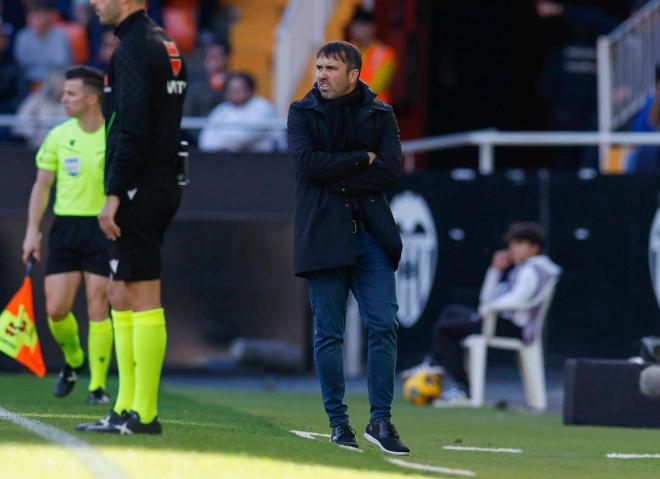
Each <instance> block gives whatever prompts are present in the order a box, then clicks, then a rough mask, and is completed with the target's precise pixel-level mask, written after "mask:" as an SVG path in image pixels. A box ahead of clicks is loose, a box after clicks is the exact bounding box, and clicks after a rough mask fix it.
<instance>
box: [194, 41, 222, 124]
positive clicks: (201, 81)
mask: <svg viewBox="0 0 660 479" xmlns="http://www.w3.org/2000/svg"><path fill="white" fill-rule="evenodd" d="M229 55H230V52H229V46H228V45H227V44H226V43H223V42H220V41H214V42H212V43H209V44H208V45H206V47H204V71H203V73H202V75H201V76H200V77H198V78H195V79H193V80H192V81H191V82H190V88H188V92H187V93H186V101H185V103H184V104H183V115H184V116H208V114H209V113H211V110H213V108H214V107H215V106H217V105H218V104H220V103H222V102H223V101H225V86H226V84H227V78H228V77H229Z"/></svg>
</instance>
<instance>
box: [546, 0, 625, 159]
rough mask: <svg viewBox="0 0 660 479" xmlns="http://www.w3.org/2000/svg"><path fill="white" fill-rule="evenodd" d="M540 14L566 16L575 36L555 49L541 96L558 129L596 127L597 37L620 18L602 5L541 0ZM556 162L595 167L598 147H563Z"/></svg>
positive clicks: (610, 28) (573, 129)
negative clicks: (575, 4) (587, 5)
mask: <svg viewBox="0 0 660 479" xmlns="http://www.w3.org/2000/svg"><path fill="white" fill-rule="evenodd" d="M536 11H537V14H538V15H539V16H540V17H541V18H553V17H564V18H566V19H567V20H568V21H569V23H570V24H571V26H572V27H573V30H574V39H573V40H572V41H571V42H570V43H568V44H567V45H564V46H563V47H561V48H560V49H558V50H557V51H555V52H553V53H552V54H551V56H550V58H549V60H548V62H547V64H546V67H545V69H544V72H543V77H542V80H541V96H542V97H543V99H544V100H546V101H547V102H548V104H549V106H550V110H551V114H552V127H553V129H555V130H558V131H594V130H596V129H597V128H598V121H597V111H598V108H597V91H598V87H597V67H596V37H597V36H598V35H602V34H605V33H607V32H609V31H610V30H612V29H613V28H615V27H616V25H617V24H618V23H619V21H618V20H617V19H614V18H611V17H609V16H608V15H606V14H605V13H604V12H603V11H602V10H601V9H600V8H597V7H584V6H573V5H563V4H561V3H558V2H553V1H547V0H540V1H537V2H536ZM558 160H559V162H558V164H557V166H564V167H565V166H575V165H579V166H582V167H590V168H596V167H597V166H598V154H597V150H596V148H592V147H589V148H580V147H572V148H562V149H561V150H560V152H559V153H558Z"/></svg>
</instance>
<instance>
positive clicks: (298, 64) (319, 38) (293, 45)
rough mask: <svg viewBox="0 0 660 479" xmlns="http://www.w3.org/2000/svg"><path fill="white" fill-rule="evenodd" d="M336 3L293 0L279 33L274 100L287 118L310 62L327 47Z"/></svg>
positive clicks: (278, 110) (318, 0)
mask: <svg viewBox="0 0 660 479" xmlns="http://www.w3.org/2000/svg"><path fill="white" fill-rule="evenodd" d="M336 3H337V1H336V0H291V1H290V2H289V5H288V6H287V7H286V10H285V12H284V16H283V18H282V22H281V23H280V25H279V26H278V28H277V31H276V32H275V54H274V55H273V98H274V99H275V109H276V111H277V112H278V114H280V115H282V116H285V115H286V114H287V111H288V109H289V103H290V100H291V97H292V96H293V94H294V93H295V91H296V88H297V87H298V84H299V83H300V80H301V79H302V77H303V75H304V74H305V72H306V69H307V65H308V63H309V60H310V58H312V57H313V55H314V53H315V52H316V50H317V49H318V48H319V47H320V46H321V45H322V44H323V41H324V39H325V29H326V25H327V23H328V20H329V19H330V17H331V16H332V13H333V12H334V10H335V6H336Z"/></svg>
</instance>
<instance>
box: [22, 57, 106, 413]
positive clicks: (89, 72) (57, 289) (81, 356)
mask: <svg viewBox="0 0 660 479" xmlns="http://www.w3.org/2000/svg"><path fill="white" fill-rule="evenodd" d="M65 78H66V80H65V82H64V92H63V94H62V104H63V105H64V108H65V109H66V112H67V114H68V115H69V116H70V117H71V119H70V120H68V121H66V122H64V123H62V124H61V125H58V126H56V127H55V128H53V129H52V130H51V131H50V133H48V136H47V137H46V139H45V140H44V142H43V144H42V145H41V148H39V151H38V152H37V157H36V163H37V178H36V180H35V182H34V185H33V187H32V192H31V194H30V204H29V207H28V221H27V228H26V231H25V239H24V241H23V261H26V262H27V261H28V258H29V257H30V256H31V255H32V256H34V257H35V258H36V259H37V260H39V261H40V260H41V233H40V232H39V229H40V225H41V220H42V218H43V215H44V212H45V210H46V207H47V206H48V202H49V199H50V191H51V188H52V185H53V184H55V204H54V205H53V211H54V213H55V221H54V222H53V226H52V227H51V229H50V234H49V237H48V261H47V263H46V278H45V280H44V289H45V291H46V311H47V313H48V326H49V328H50V331H51V333H52V335H53V338H54V339H55V341H56V342H57V344H58V345H59V347H60V349H61V350H62V353H63V354H64V362H65V364H64V366H63V367H62V369H61V370H60V373H59V376H58V379H57V382H56V383H55V390H54V394H55V396H56V397H58V398H61V397H64V396H66V395H68V394H69V393H70V392H71V391H72V390H73V387H74V386H75V384H76V379H77V377H78V373H79V372H81V371H82V370H83V369H85V353H84V351H83V349H82V346H81V344H80V335H79V333H78V321H77V320H76V317H75V316H74V315H73V312H72V311H71V309H72V308H73V303H74V300H75V298H76V294H77V292H78V289H79V288H80V284H81V282H82V281H81V280H84V283H85V297H86V300H87V314H88V317H89V320H90V322H89V334H88V336H87V353H88V366H89V371H90V376H91V378H90V382H89V395H88V397H87V402H88V403H90V404H105V403H108V402H110V398H109V397H108V395H107V393H106V391H105V390H106V378H107V375H108V366H109V365H110V359H111V355H112V325H111V323H110V319H109V318H108V298H107V294H106V291H107V288H108V276H109V273H110V270H109V268H108V252H107V240H106V238H105V237H104V236H103V234H102V233H101V230H100V229H99V225H98V222H97V220H96V216H97V215H98V214H99V212H100V211H101V208H102V207H103V203H104V201H105V194H104V193H103V163H104V160H105V129H104V128H103V115H102V113H101V106H100V100H101V96H102V95H103V73H101V72H100V71H99V70H96V69H95V68H90V67H86V66H76V67H73V68H70V69H69V70H67V72H66V76H65Z"/></svg>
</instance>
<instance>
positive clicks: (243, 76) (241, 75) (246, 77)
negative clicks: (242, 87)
mask: <svg viewBox="0 0 660 479" xmlns="http://www.w3.org/2000/svg"><path fill="white" fill-rule="evenodd" d="M234 79H239V80H243V81H244V82H245V84H246V85H247V87H248V89H249V90H250V91H251V92H252V93H254V89H255V88H256V87H257V84H256V81H255V80H254V77H253V76H252V75H250V74H249V73H245V72H238V73H232V74H231V75H230V76H229V79H228V80H227V83H229V82H230V81H232V80H234Z"/></svg>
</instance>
